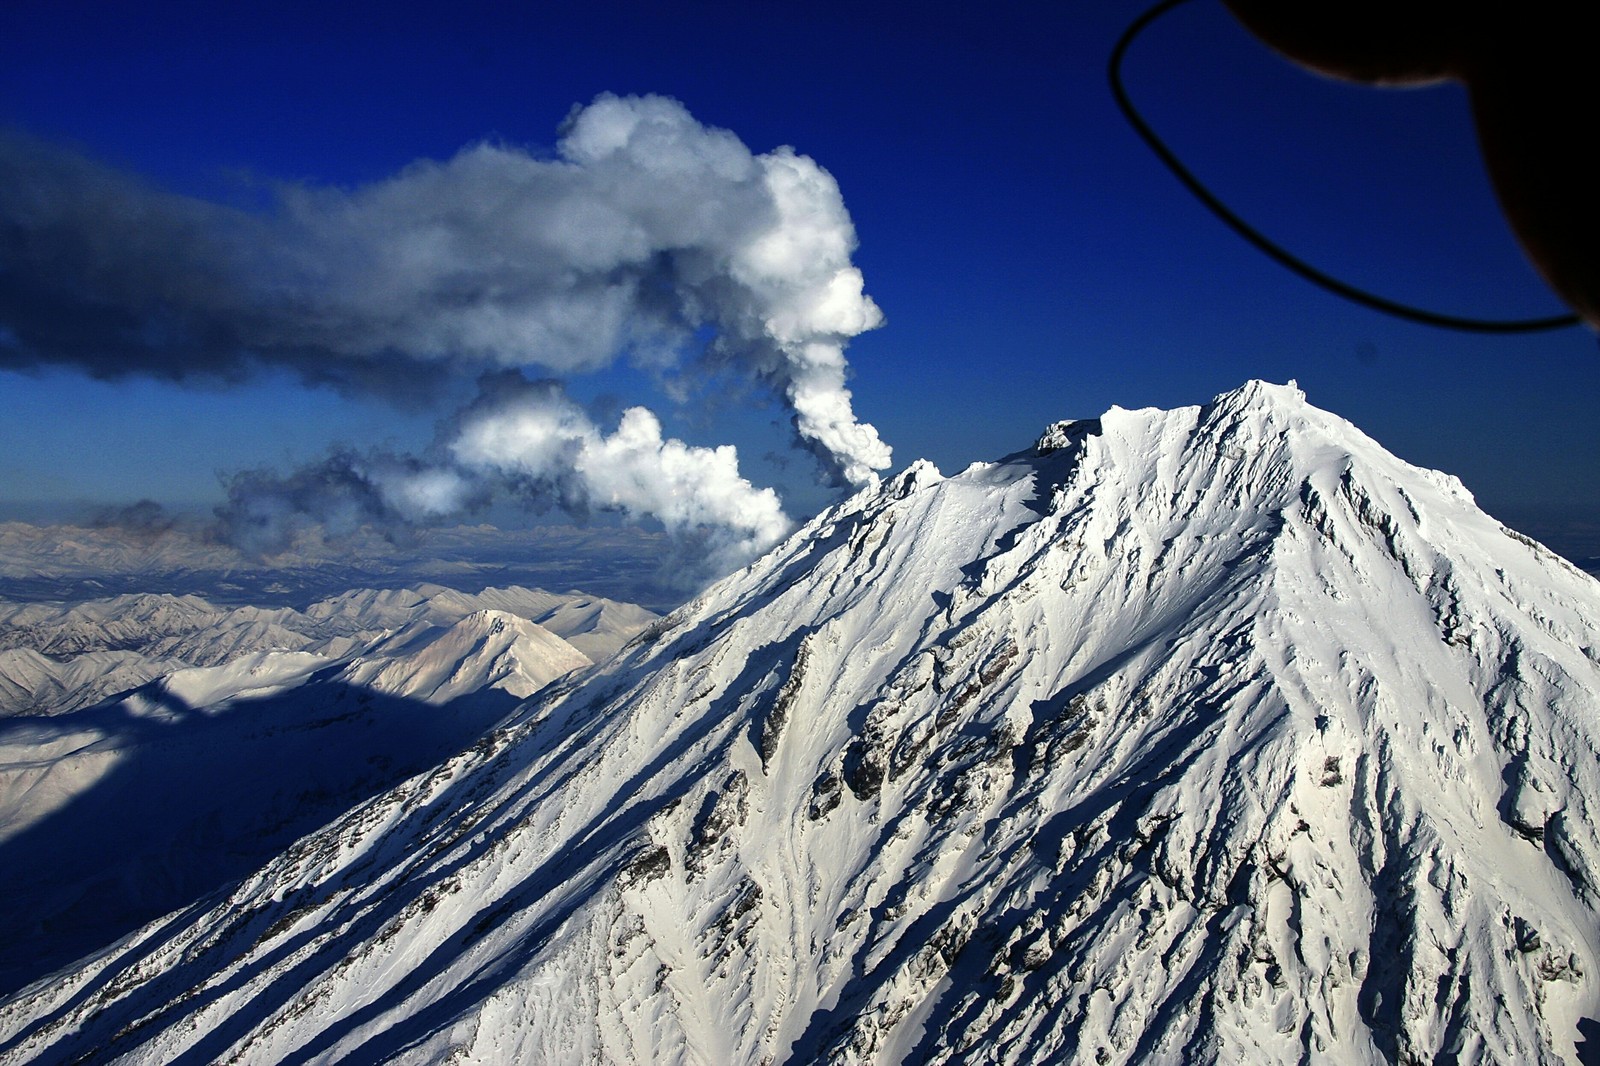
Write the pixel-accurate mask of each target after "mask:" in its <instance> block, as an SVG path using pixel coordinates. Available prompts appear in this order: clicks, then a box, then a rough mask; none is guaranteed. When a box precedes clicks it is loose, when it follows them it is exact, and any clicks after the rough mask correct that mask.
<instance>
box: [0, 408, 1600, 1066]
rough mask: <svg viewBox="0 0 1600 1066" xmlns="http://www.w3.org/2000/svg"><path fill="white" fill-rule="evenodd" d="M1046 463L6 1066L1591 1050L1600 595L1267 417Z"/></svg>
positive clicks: (463, 779)
mask: <svg viewBox="0 0 1600 1066" xmlns="http://www.w3.org/2000/svg"><path fill="white" fill-rule="evenodd" d="M1074 427H1076V428H1074ZM1061 430H1062V431H1061V433H1060V434H1059V436H1060V439H1059V441H1056V442H1055V443H1053V444H1052V445H1051V446H1049V447H1047V448H1036V449H1030V450H1027V451H1022V452H1018V453H1016V454H1014V455H1012V456H1009V457H1007V458H1005V459H1002V460H1000V461H998V462H994V463H979V464H974V465H973V466H971V467H969V468H967V469H966V470H964V471H962V472H961V473H959V474H956V475H954V476H951V477H942V476H940V475H939V473H938V471H937V470H935V469H934V468H933V467H932V466H931V465H929V464H914V465H913V467H912V468H909V469H908V470H907V471H905V472H903V473H902V474H900V475H898V476H896V477H893V478H889V479H886V480H885V481H884V482H882V483H881V484H879V485H876V486H871V487H869V488H867V489H866V490H864V491H862V492H861V493H858V494H857V495H855V496H854V497H852V498H850V499H849V500H847V501H845V502H843V503H841V504H839V505H838V506H836V507H834V508H831V509H830V510H828V511H826V512H824V513H823V514H821V515H819V516H818V517H817V518H815V519H814V520H812V521H811V522H810V523H808V524H807V526H806V527H805V528H804V529H802V530H801V531H800V532H798V533H797V534H795V535H794V536H793V537H791V538H790V539H789V540H788V541H786V542H785V543H784V544H782V545H780V546H779V547H778V548H777V549H775V550H774V551H773V552H772V553H770V554H769V555H767V556H766V557H764V558H763V559H761V560H758V561H757V562H756V563H754V564H752V565H751V566H750V567H748V568H746V569H745V570H744V571H741V572H740V573H738V574H735V575H733V576H732V577H730V578H728V579H727V580H725V581H723V582H721V583H719V584H718V585H716V586H714V587H713V588H712V589H710V590H708V591H707V592H706V593H704V594H703V595H702V596H700V597H699V598H698V599H696V600H695V601H693V602H692V603H690V604H686V605H685V606H683V607H681V608H679V609H678V610H677V611H675V612H673V613H672V615H670V616H668V617H667V618H666V619H663V620H661V621H660V622H658V623H656V625H654V626H653V627H652V628H651V629H650V630H649V631H647V632H648V637H649V639H643V640H638V641H636V642H635V643H634V644H632V645H631V646H630V647H629V648H627V649H625V650H624V651H623V652H622V653H621V655H620V656H619V657H617V658H616V659H614V660H612V661H610V662H608V663H606V664H604V665H602V666H601V667H599V668H598V669H596V670H595V671H593V672H591V673H589V674H587V675H586V676H585V677H584V678H583V679H582V680H580V681H578V682H577V683H575V684H572V685H570V686H566V687H563V688H561V689H560V690H559V691H557V692H555V693H554V694H553V695H550V696H547V697H545V698H541V699H537V700H534V701H531V702H529V703H528V704H526V705H525V706H524V708H523V709H522V711H521V712H519V715H518V716H517V717H516V718H514V719H512V720H508V724H507V725H506V726H505V727H504V728H503V729H501V730H498V731H496V732H494V733H492V734H490V735H489V736H487V737H486V738H485V739H484V741H483V743H482V744H480V745H478V746H477V747H476V748H474V749H473V750H471V751H468V752H465V753H463V754H462V755H460V756H458V757H456V758H455V759H452V760H450V761H448V762H446V763H445V764H443V765H441V766H440V767H439V768H438V769H437V770H436V771H435V772H433V773H431V774H427V775H423V776H421V777H418V778H415V779H413V780H412V781H411V782H409V783H408V784H406V785H405V786H402V787H401V788H400V789H398V790H397V791H395V792H394V793H391V794H390V795H388V796H387V797H383V798H380V799H378V800H375V801H373V802H372V803H371V804H368V805H366V806H364V807H362V808H358V809H357V810H355V811H353V812H351V813H350V814H349V815H348V816H347V817H345V818H344V819H343V820H341V821H340V822H338V823H336V824H334V825H333V826H330V827H329V829H328V830H327V831H325V832H324V833H322V834H319V835H315V836H312V837H308V838H306V839H305V840H303V841H301V843H300V844H298V845H296V847H295V848H294V849H292V850H291V851H290V852H289V853H288V854H286V855H285V856H283V857H282V858H281V859H280V860H278V861H276V862H275V863H273V864H271V865H269V866H268V867H266V868H265V869H263V870H262V871H261V872H260V873H259V874H257V875H256V876H255V877H253V878H251V879H249V880H248V881H247V882H245V883H244V884H242V885H241V886H240V887H239V888H238V889H237V890H236V891H235V892H234V894H233V895H232V896H231V898H229V899H228V900H226V901H219V903H218V904H217V906H216V907H215V908H214V909H213V910H211V911H210V913H209V914H206V915H204V916H200V917H190V918H186V919H185V921H183V922H181V923H178V922H175V923H172V924H171V925H168V926H160V925H158V926H152V927H151V928H149V929H147V930H146V931H145V932H143V933H141V934H139V935H138V936H136V937H134V938H132V939H130V940H129V941H127V942H126V943H124V944H122V945H120V946H119V947H117V948H116V949H114V950H112V951H110V952H108V953H106V954H104V955H102V956H101V957H99V958H97V959H95V960H93V961H92V962H90V963H88V964H86V965H85V967H84V968H83V969H82V970H80V971H79V972H78V973H76V974H74V975H70V976H68V977H66V978H65V979H63V980H61V981H58V982H56V983H54V984H51V985H41V986H36V987H35V988H34V989H33V990H32V991H30V992H28V993H25V994H24V995H23V996H21V997H19V998H18V999H16V1000H15V1001H13V1002H12V1003H11V1004H9V1005H8V1006H7V1007H5V1008H4V1009H3V1010H0V1056H5V1055H13V1056H16V1057H18V1058H21V1057H24V1056H35V1055H37V1056H42V1057H50V1056H54V1057H63V1058H70V1057H72V1056H73V1055H75V1054H78V1053H81V1052H84V1051H86V1050H89V1049H96V1050H99V1051H101V1052H102V1053H103V1054H105V1055H107V1056H108V1057H113V1056H117V1055H122V1056H126V1057H128V1058H129V1059H130V1060H136V1061H151V1062H154V1061H166V1060H170V1059H173V1058H178V1057H181V1056H186V1057H189V1058H194V1059H195V1060H197V1061H198V1060H200V1059H205V1058H228V1057H235V1058H238V1059H240V1060H243V1061H277V1060H282V1059H293V1060H296V1061H312V1060H317V1061H335V1060H343V1061H372V1062H376V1061H390V1060H398V1061H419V1062H420V1061H443V1060H446V1059H450V1058H457V1059H462V1060H467V1061H563V1062H568V1061H599V1060H607V1059H609V1060H615V1061H688V1062H716V1063H732V1062H761V1061H772V1062H819V1061H821V1062H840V1063H845V1062H851V1063H855V1062H891V1061H946V1062H969V1061H970V1062H975V1061H984V1062H989V1061H1018V1062H1046V1061H1050V1062H1054V1061H1061V1062H1098V1063H1103V1062H1170V1063H1179V1062H1185V1063H1188V1062H1200V1063H1208V1062H1209V1063H1223V1062H1227V1063H1233V1062H1290V1061H1295V1062H1298V1061H1306V1060H1311V1061H1317V1060H1327V1061H1340V1062H1372V1063H1377V1062H1385V1061H1389V1062H1392V1061H1438V1060H1449V1059H1452V1058H1454V1059H1458V1060H1465V1061H1473V1060H1492V1061H1508V1062H1509V1061H1520V1062H1557V1061H1562V1060H1566V1061H1577V1055H1578V1050H1579V1040H1580V1035H1581V1034H1582V1033H1583V1032H1585V1031H1586V1029H1585V1027H1587V1026H1592V1025H1593V1024H1594V1023H1593V1022H1592V1021H1589V1020H1590V1019H1596V1018H1600V986H1597V977H1600V919H1597V914H1596V908H1597V906H1600V834H1597V831H1596V826H1597V824H1600V817H1597V816H1600V811H1597V810H1596V809H1595V804H1596V803H1597V802H1600V800H1597V798H1596V797H1600V695H1597V694H1600V623H1597V619H1600V586H1597V584H1596V583H1595V582H1594V581H1593V580H1592V579H1590V578H1588V577H1587V576H1586V575H1583V574H1581V573H1579V572H1578V571H1576V570H1575V569H1574V568H1572V567H1570V566H1567V565H1565V564H1563V563H1561V562H1560V561H1559V560H1557V559H1555V558H1554V557H1553V556H1551V555H1550V554H1549V553H1548V552H1545V551H1544V550H1543V549H1542V548H1540V547H1539V546H1538V545H1536V544H1533V543H1532V542H1529V541H1526V540H1525V539H1524V538H1521V537H1519V536H1518V535H1516V534H1514V533H1511V532H1510V531H1508V530H1505V529H1504V528H1503V527H1501V526H1500V524H1499V523H1497V522H1495V521H1494V520H1493V519H1492V518H1490V517H1489V516H1487V515H1485V514H1483V513H1482V512H1481V511H1478V510H1477V509H1476V507H1475V506H1474V505H1473V503H1472V500H1471V498H1470V496H1468V495H1467V494H1466V493H1465V491H1464V490H1462V489H1460V487H1459V485H1458V484H1457V483H1455V482H1454V481H1453V479H1449V478H1446V477H1443V476H1440V475H1434V474H1430V473H1428V472H1426V471H1421V470H1418V469H1417V468H1415V467H1412V466H1410V465H1408V464H1406V463H1404V462H1402V461H1401V460H1399V459H1397V458H1395V457H1394V456H1392V455H1389V454H1388V453H1387V452H1385V451H1384V450H1383V449H1382V448H1381V447H1379V446H1378V445H1377V444H1376V443H1374V442H1373V441H1372V440H1370V439H1369V438H1367V437H1366V436H1365V435H1363V434H1361V433H1360V432H1359V431H1357V430H1355V429H1354V428H1353V427H1351V426H1350V425H1349V424H1348V423H1346V422H1344V421H1343V420H1342V419H1339V418H1337V417H1336V416H1333V415H1330V414H1328V413H1326V412H1323V411H1320V410H1318V409H1316V408H1315V407H1313V406H1311V405H1309V404H1307V403H1306V402H1305V400H1304V398H1303V397H1302V396H1301V395H1300V394H1299V391H1298V389H1296V388H1294V387H1293V386H1272V385H1266V384H1262V383H1251V384H1249V385H1246V386H1245V387H1243V388H1241V389H1238V390H1235V391H1233V392H1230V393H1226V394H1224V395H1222V396H1220V397H1218V398H1216V399H1215V400H1213V401H1212V402H1211V403H1208V404H1205V405H1200V406H1196V407H1188V408H1181V409H1178V410H1174V411H1156V410H1139V411H1126V410H1120V409H1113V410H1112V411H1109V412H1107V413H1106V414H1105V415H1103V416H1101V418H1099V419H1098V420H1090V421H1087V422H1079V423H1073V424H1070V425H1067V426H1063V427H1061ZM1048 435H1049V434H1047V436H1048ZM1587 1031H1593V1030H1587ZM1585 1050H1587V1049H1585Z"/></svg>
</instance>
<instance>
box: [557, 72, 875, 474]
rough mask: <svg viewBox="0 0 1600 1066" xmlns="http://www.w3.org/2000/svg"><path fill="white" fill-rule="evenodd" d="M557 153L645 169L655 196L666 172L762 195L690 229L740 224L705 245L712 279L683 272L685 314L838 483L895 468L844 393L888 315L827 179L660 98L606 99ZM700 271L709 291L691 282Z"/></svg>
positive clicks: (782, 151)
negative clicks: (851, 353) (859, 340)
mask: <svg viewBox="0 0 1600 1066" xmlns="http://www.w3.org/2000/svg"><path fill="white" fill-rule="evenodd" d="M560 147H561V152H562V154H563V156H565V157H566V158H568V159H570V160H572V161H573V162H575V163H578V164H580V165H582V166H584V167H587V168H590V169H592V170H594V171H596V172H601V173H612V172H617V173H620V174H633V173H635V172H636V171H638V170H641V169H642V170H643V171H644V172H645V173H647V174H649V175H650V176H651V178H650V185H651V187H653V188H659V187H660V184H661V181H662V177H663V172H664V171H665V172H673V173H675V174H696V175H698V177H699V178H700V179H701V180H702V181H703V180H706V179H713V180H714V179H723V180H724V181H728V182H731V183H733V184H734V185H737V186H739V187H741V188H743V187H746V186H747V185H748V184H749V183H750V182H751V181H752V180H754V181H756V182H757V183H758V184H759V186H760V188H761V189H762V190H764V192H765V197H764V199H765V201H766V202H765V204H764V205H763V206H764V208H765V209H764V210H763V211H761V212H760V213H759V214H757V215H755V216H753V217H751V218H744V219H741V218H739V217H738V216H737V214H736V213H734V214H730V213H727V212H724V211H723V210H722V209H720V208H714V209H711V210H709V211H707V212H706V217H705V219H704V222H703V223H702V224H701V226H699V227H696V228H698V229H699V230H701V232H702V233H709V232H716V231H718V230H719V229H720V228H721V227H723V226H727V225H728V224H730V223H732V224H733V225H732V227H731V229H729V231H728V232H727V233H726V235H725V237H726V239H725V240H713V241H708V242H705V243H704V250H705V252H706V253H708V259H709V263H708V264H706V267H703V268H700V269H695V270H685V271H684V275H685V277H684V279H683V280H684V281H686V282H689V283H690V284H689V286H688V288H689V292H690V293H691V294H692V297H693V298H692V299H689V300H686V305H687V306H690V307H696V306H698V307H699V308H700V309H701V310H702V311H703V312H704V314H705V316H706V317H707V318H708V319H710V320H711V321H713V322H715V323H716V324H717V325H718V326H719V327H720V328H721V329H722V331H723V336H722V340H721V343H722V346H723V347H724V348H725V349H726V350H729V351H731V352H732V353H733V354H734V356H735V358H743V359H744V360H746V361H747V362H749V363H750V364H751V367H752V369H753V370H755V371H756V372H757V373H758V374H759V375H761V376H763V377H765V378H767V379H769V380H771V381H772V382H773V383H774V384H775V385H776V386H777V387H778V388H779V389H780V390H781V391H782V393H783V396H784V398H785V400H787V402H788V403H789V406H790V408H791V409H792V410H793V412H794V424H795V430H796V432H797V433H798V435H799V436H800V438H801V440H802V441H803V442H804V443H806V444H807V445H808V446H809V447H810V448H811V450H813V451H814V452H817V453H819V454H820V455H821V456H822V457H824V458H825V459H828V460H830V461H831V463H832V465H833V467H834V472H835V473H836V474H837V475H838V476H839V477H841V478H842V479H843V480H844V481H847V482H848V483H850V484H853V485H859V484H863V483H865V482H867V481H869V480H871V479H872V478H873V477H874V476H875V475H874V471H876V470H882V469H885V468H886V467H888V466H889V464H890V461H891V459H890V449H889V446H888V445H886V444H884V443H883V441H882V440H880V439H879V437H878V432H877V430H876V429H875V428H873V427H872V426H871V425H870V424H867V423H863V422H859V421H857V419H856V417H855V412H854V410H853V408H852V406H851V396H850V392H849V390H848V389H846V388H845V384H844V382H845V375H846V373H847V364H846V361H845V357H844V346H845V344H846V343H847V342H848V340H849V339H850V338H851V337H854V336H856V335H857V334H859V333H862V332H865V331H866V330H869V329H873V328H875V327H877V326H880V325H882V324H883V313H882V312H881V311H880V310H879V309H878V306H877V305H876V304H874V303H873V302H872V300H871V298H869V297H868V296H867V295H866V294H865V292H864V291H863V286H864V283H863V279H862V276H861V271H860V270H858V269H856V268H855V267H854V266H853V265H851V262H850V255H851V253H852V252H854V251H855V247H856V236H855V227H854V225H853V224H852V223H851V221H850V215H849V213H848V212H847V211H846V210H845V206H844V199H843V197H842V196H841V195H840V193H839V186H838V183H837V182H835V181H834V179H833V176H832V175H830V174H829V173H828V172H827V171H825V170H823V169H822V168H821V167H820V166H818V165H817V164H816V163H815V162H814V161H813V160H811V159H809V158H807V157H806V156H803V155H799V154H797V153H796V152H795V151H794V150H793V149H792V148H788V147H782V148H778V149H776V150H774V151H773V152H770V153H768V154H765V155H760V156H751V155H750V154H749V152H748V150H746V149H745V148H744V146H743V145H742V144H740V143H739V142H738V141H737V139H735V138H733V136H732V135H731V134H728V133H726V132H725V131H721V130H710V129H706V128H705V127H701V126H699V125H698V124H696V123H694V120H693V119H692V118H691V117H690V116H689V114H688V112H687V111H685V110H684V109H683V108H682V106H681V105H680V104H678V103H677V102H676V101H672V100H667V99H664V98H661V97H644V98H637V97H634V98H627V99H623V98H618V97H611V96H606V97H601V98H600V99H598V100H596V101H595V103H593V104H592V105H590V106H589V107H588V108H585V109H584V110H582V111H579V112H576V113H575V114H574V116H573V118H572V119H571V122H570V125H569V129H568V132H567V135H566V137H565V138H563V140H562V142H561V146H560ZM619 184H620V185H621V186H627V185H630V184H632V183H631V182H629V181H622V182H620V183H619ZM696 194H697V195H703V186H702V188H701V189H699V190H697V191H696ZM702 209H704V207H703V206H702ZM687 258H688V259H689V260H691V261H692V260H693V259H694V257H693V256H690V257H687ZM707 268H709V269H708V270H707ZM702 271H705V272H706V273H707V276H706V277H705V278H697V277H695V275H696V274H699V273H701V272H702ZM728 281H731V282H732V284H731V285H728V284H726V282H728Z"/></svg>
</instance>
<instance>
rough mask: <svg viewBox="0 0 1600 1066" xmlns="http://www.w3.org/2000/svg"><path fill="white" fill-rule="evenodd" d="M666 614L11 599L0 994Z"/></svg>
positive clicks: (136, 598)
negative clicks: (28, 601)
mask: <svg viewBox="0 0 1600 1066" xmlns="http://www.w3.org/2000/svg"><path fill="white" fill-rule="evenodd" d="M656 618H657V616H656V615H654V614H652V613H651V612H650V611H647V610H645V609H643V608H641V607H636V606H634V605H632V604H625V603H617V602H614V601H611V600H606V599H602V598H600V597H594V596H584V595H572V594H567V595H558V594H554V593H549V592H544V591H542V590H539V589H526V588H519V587H512V588H490V589H484V590H483V591H481V592H478V593H473V594H467V593H462V592H458V591H455V590H452V589H447V588H444V587H442V586H438V585H421V586H418V587H416V588H414V589H388V590H381V591H380V590H371V589H360V590H355V591H350V592H346V593H344V594H342V595H340V596H337V597H334V598H331V599H328V600H324V601H322V602H319V603H316V604H312V605H311V606H309V607H308V608H307V609H306V610H304V611H296V610H293V609H291V608H287V607H279V608H270V609H264V608H257V607H234V608H224V607H218V606H215V605H213V604H211V603H209V602H208V601H206V600H204V599H202V598H200V597H197V596H183V597H179V596H170V595H127V596H119V597H115V598H111V599H104V600H93V601H88V602H84V603H77V604H0V649H4V650H0V990H4V991H9V990H11V989H14V988H15V987H16V986H17V985H18V984H21V983H22V982H24V981H25V980H28V979H31V978H33V977H35V976H38V975H39V974H41V973H45V972H48V971H49V970H50V969H53V968H54V967H56V966H59V965H61V964H62V963H65V962H68V961H71V959H73V958H75V957H76V956H77V955H78V954H81V953H82V952H83V951H87V950H89V949H91V948H95V947H99V946H102V945H104V944H106V943H109V942H110V941H111V940H114V939H115V938H116V937H117V936H120V935H122V934H123V933H125V932H127V931H129V930H130V929H132V928H134V927H136V926H137V925H138V924H140V923H142V922H144V921H147V920H149V919H151V918H154V917H157V916H159V915H160V914H163V913H165V912H167V911H168V910H171V909H172V908H174V907H177V906H181V905H185V904H188V903H189V902H191V901H192V900H193V899H194V898H196V896H198V895H201V894H203V893H204V892H206V891H209V890H211V889H213V888H216V887H217V886H219V885H221V884H223V883H225V882H226V881H228V880H229V879H231V878H235V877H238V876H241V875H243V874H245V873H248V872H249V871H250V870H251V869H254V868H255V867H256V866H257V865H259V864H260V863H262V862H264V861H266V860H267V859H268V858H270V857H271V856H272V855H273V854H275V853H276V852H277V851H279V850H280V849H281V848H282V847H284V846H285V845H287V844H288V843H289V842H291V841H292V840H293V839H294V838H295V837H297V836H299V835H300V834H301V833H304V832H306V831H308V830H311V829H314V828H316V827H317V826H318V825H320V824H322V823H323V822H324V821H326V820H328V819H329V818H332V817H333V816H335V815H337V814H339V813H340V812H341V811H343V810H344V809H345V808H347V807H349V806H350V805H351V804H352V803H355V802H357V801H358V800H361V799H364V798H366V797H368V796H370V795H372V794H373V793H375V792H378V791H380V790H382V789H383V788H386V787H388V786H390V785H393V784H395V783H396V782H398V781H400V780H402V779H404V778H405V777H406V776H408V775H409V774H412V773H415V772H417V771H419V770H423V769H426V768H428V767H429V766H431V765H433V764H434V763H436V762H437V761H438V760H439V759H442V758H444V757H445V756H447V755H450V754H452V753H454V752H455V751H457V750H459V749H460V748H462V747H465V746H467V745H469V744H471V743H472V742H473V741H475V740H476V739H477V738H478V737H479V736H480V735H481V734H482V733H483V731H484V730H485V729H487V728H489V727H490V726H491V725H493V724H494V722H495V721H496V720H498V718H499V717H500V716H502V715H503V714H505V713H506V712H508V711H509V710H511V709H512V708H513V707H514V706H515V705H516V703H517V702H518V700H520V699H523V698H526V697H528V696H530V695H532V694H534V693H535V692H537V691H539V690H540V689H542V688H544V687H545V686H546V685H548V684H550V683H551V682H553V681H555V680H557V679H559V678H561V677H563V676H565V675H567V674H569V673H571V672H573V671H575V670H582V669H585V668H587V667H589V666H591V665H592V661H594V660H602V659H605V658H608V657H609V656H611V655H612V654H614V653H615V652H616V651H617V650H618V649H619V648H620V647H621V646H622V645H623V644H625V643H626V642H627V641H628V640H629V639H631V638H632V637H633V636H635V635H636V634H637V633H639V632H640V631H641V630H643V629H645V628H646V627H647V626H649V625H650V624H651V623H653V622H654V621H656ZM130 690H131V691H130ZM107 697H114V698H112V699H111V700H110V701H109V702H104V701H106V700H107Z"/></svg>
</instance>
